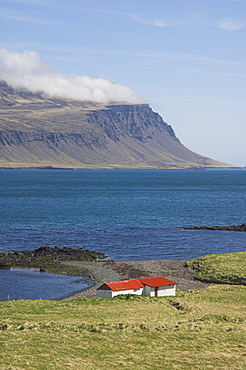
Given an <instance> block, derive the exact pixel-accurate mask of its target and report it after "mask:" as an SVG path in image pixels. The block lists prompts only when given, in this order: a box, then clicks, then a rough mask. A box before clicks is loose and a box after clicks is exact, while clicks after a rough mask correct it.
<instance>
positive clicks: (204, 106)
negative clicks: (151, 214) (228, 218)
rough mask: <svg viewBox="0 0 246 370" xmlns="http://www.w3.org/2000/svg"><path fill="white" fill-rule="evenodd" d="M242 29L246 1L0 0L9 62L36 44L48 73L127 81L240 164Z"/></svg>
mask: <svg viewBox="0 0 246 370" xmlns="http://www.w3.org/2000/svg"><path fill="white" fill-rule="evenodd" d="M245 35H246V1H237V0H234V1H233V0H231V1H230V0H228V1H224V0H220V1H216V0H215V1H214V0H213V1H212V0H211V1H209V0H208V1H200V0H194V1H186V0H183V1H182V0H167V1H165V0H130V1H127V0H111V1H107V0H101V1H94V0H84V1H83V0H77V1H74V0H67V1H61V0H49V1H45V0H44V1H43V0H7V1H2V0H0V48H2V50H4V52H5V54H4V53H2V56H3V55H5V56H6V51H7V52H9V53H12V54H11V55H12V60H11V63H12V61H13V59H14V57H13V56H14V54H13V53H14V52H17V53H19V55H21V54H23V52H24V51H35V52H36V54H35V55H34V54H32V57H33V58H34V57H35V58H34V59H35V60H36V62H37V64H40V65H42V69H44V66H45V68H46V70H45V73H46V74H52V75H53V77H54V76H58V75H65V76H68V75H69V76H70V78H72V76H84V75H86V76H89V77H90V78H91V79H98V78H103V79H107V80H110V81H113V82H115V83H116V84H120V85H124V86H127V87H129V88H130V89H132V90H133V91H134V92H136V93H137V94H139V95H141V96H142V97H143V99H144V100H146V101H147V102H148V103H149V104H150V106H151V107H152V109H153V110H154V111H156V112H158V113H160V114H161V116H162V117H163V119H164V120H165V121H166V122H168V123H169V124H171V125H172V127H173V129H174V131H175V132H176V135H177V136H178V137H179V139H180V140H181V142H182V143H183V144H184V145H185V146H187V147H188V148H189V149H191V150H193V151H195V152H197V153H200V154H203V155H205V156H208V157H210V158H213V159H217V160H220V161H223V162H227V163H231V164H235V165H241V166H246V149H245V148H246V145H245V138H246V129H245V126H246V122H245V121H246V108H245V106H246V81H245V80H246V54H245V50H246V48H245V45H246V43H245V41H246V36H245ZM16 55H18V54H16ZM16 55H15V61H18V58H17V57H16ZM15 66H16V64H15ZM0 67H1V68H3V65H1V64H0ZM5 67H6V66H5ZM37 69H38V68H37ZM22 73H24V72H22ZM37 73H39V71H37ZM43 73H44V71H43ZM76 81H78V80H76ZM100 81H101V80H100ZM76 83H77V82H76ZM110 86H111V87H112V85H110V84H108V88H111V87H110ZM116 86H118V85H116ZM120 91H121V90H120Z"/></svg>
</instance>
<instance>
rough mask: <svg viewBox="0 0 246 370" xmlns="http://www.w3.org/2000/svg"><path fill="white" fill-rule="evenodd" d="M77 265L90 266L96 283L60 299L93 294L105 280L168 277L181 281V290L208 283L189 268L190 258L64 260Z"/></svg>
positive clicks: (200, 287)
mask: <svg viewBox="0 0 246 370" xmlns="http://www.w3.org/2000/svg"><path fill="white" fill-rule="evenodd" d="M64 264H66V265H70V266H73V267H76V268H82V269H86V270H87V271H89V273H90V280H91V282H92V283H93V286H92V287H90V288H88V289H85V290H83V291H81V292H78V293H75V294H72V295H68V296H66V297H63V298H62V299H60V300H70V299H73V298H78V297H93V296H95V295H96V290H97V288H98V287H99V286H100V285H102V284H103V283H104V282H106V281H107V282H109V281H115V280H116V281H117V280H124V279H136V278H141V277H151V276H164V277H166V278H168V279H170V280H173V281H175V282H176V283H178V285H177V288H178V289H179V290H181V291H185V290H190V289H202V288H204V287H205V286H207V285H208V284H205V283H202V282H200V281H197V280H195V275H194V273H193V272H192V270H191V269H190V268H189V267H188V265H187V261H176V260H175V261H174V260H147V261H118V262H117V261H105V262H78V261H68V262H64Z"/></svg>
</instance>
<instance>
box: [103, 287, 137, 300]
mask: <svg viewBox="0 0 246 370" xmlns="http://www.w3.org/2000/svg"><path fill="white" fill-rule="evenodd" d="M142 292H143V288H140V289H128V290H119V291H116V292H115V291H113V290H100V289H99V290H97V297H101V298H113V297H115V296H117V295H120V294H138V295H142Z"/></svg>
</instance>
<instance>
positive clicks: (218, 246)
mask: <svg viewBox="0 0 246 370" xmlns="http://www.w3.org/2000/svg"><path fill="white" fill-rule="evenodd" d="M0 187H1V188H0V207H1V219H0V252H3V251H10V250H23V249H29V250H33V249H36V248H38V247H40V246H44V245H49V246H52V247H54V246H57V247H61V248H62V247H65V246H67V247H74V248H77V247H83V248H86V249H90V250H96V251H101V252H104V253H105V254H106V255H108V256H109V257H110V258H111V259H115V260H146V259H191V258H196V257H199V256H202V255H205V254H211V253H226V252H236V251H242V250H245V242H246V237H245V233H242V232H230V231H201V230H185V229H184V228H186V227H192V226H204V225H208V226H214V225H238V224H242V223H245V210H246V191H245V190H246V171H245V170H1V171H0ZM2 273H5V274H6V271H0V277H1V279H2ZM8 273H9V275H10V278H9V279H14V278H15V277H14V273H13V272H11V271H9V272H8ZM11 274H12V275H11ZM31 276H32V275H31ZM55 278H56V277H54V279H55ZM30 279H31V278H30ZM50 285H52V284H50ZM6 289H7V287H6V288H5V287H1V289H0V291H4V294H5V296H6ZM38 289H39V287H38V284H37V290H38ZM71 290H73V289H71ZM59 295H62V294H60V293H58V291H57V290H56V292H54V295H53V296H54V297H56V296H59ZM0 299H4V298H1V296H0Z"/></svg>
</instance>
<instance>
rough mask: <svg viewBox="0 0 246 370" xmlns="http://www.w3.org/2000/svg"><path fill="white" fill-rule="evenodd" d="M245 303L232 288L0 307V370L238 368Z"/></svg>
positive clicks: (245, 355)
mask: <svg viewBox="0 0 246 370" xmlns="http://www.w3.org/2000/svg"><path fill="white" fill-rule="evenodd" d="M177 303H178V305H177ZM245 303H246V287H244V286H235V285H231V286H227V285H218V286H215V285H214V286H210V287H208V288H206V289H203V290H199V291H198V290H194V291H188V292H184V293H183V292H178V295H177V296H176V297H169V298H150V297H135V298H133V299H131V300H124V299H120V298H115V299H103V298H78V299H75V300H72V301H68V302H65V301H61V302H59V301H44V300H37V301H31V300H29V301H6V302H0V329H1V330H0V343H1V345H0V363H1V365H0V369H1V370H3V369H38V370H41V369H47V370H48V369H49V370H53V369H54V370H56V369H107V370H110V369H116V368H124V369H153V370H154V369H209V368H211V369H228V370H229V369H230V370H231V369H244V368H246V344H245V330H246V324H245V323H246V310H245ZM175 306H176V307H179V309H177V308H175Z"/></svg>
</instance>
